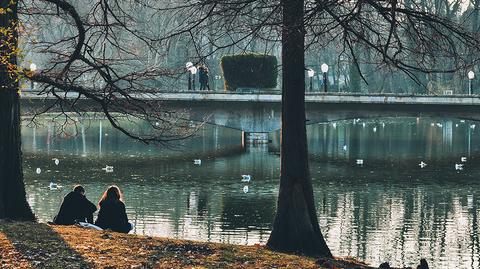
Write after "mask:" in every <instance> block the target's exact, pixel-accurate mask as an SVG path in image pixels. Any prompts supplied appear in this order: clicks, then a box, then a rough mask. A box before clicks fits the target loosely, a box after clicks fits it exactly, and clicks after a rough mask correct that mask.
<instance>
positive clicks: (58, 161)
mask: <svg viewBox="0 0 480 269" xmlns="http://www.w3.org/2000/svg"><path fill="white" fill-rule="evenodd" d="M52 161H54V162H55V165H59V164H60V160H59V159H57V158H53V159H52Z"/></svg>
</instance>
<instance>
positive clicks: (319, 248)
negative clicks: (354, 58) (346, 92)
mask: <svg viewBox="0 0 480 269" xmlns="http://www.w3.org/2000/svg"><path fill="white" fill-rule="evenodd" d="M281 5H282V9H283V29H282V69H283V70H282V72H283V77H282V80H283V85H282V131H281V133H282V136H281V173H280V191H279V195H278V203H277V213H276V216H275V220H274V222H273V229H272V233H271V235H270V238H269V240H268V243H267V245H268V247H270V248H271V249H274V250H277V251H283V252H290V253H300V254H305V255H312V256H324V257H331V256H332V254H331V253H330V250H329V248H328V247H327V245H326V243H325V240H324V238H323V235H322V233H321V232H320V226H319V224H318V219H317V212H316V210H315V201H314V198H313V188H312V182H311V178H310V172H309V167H308V153H307V134H306V126H305V80H304V76H305V55H304V46H305V45H304V41H305V29H304V24H303V16H304V2H303V0H282V1H281Z"/></svg>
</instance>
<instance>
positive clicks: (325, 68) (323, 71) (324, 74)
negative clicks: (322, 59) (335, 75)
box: [321, 63, 328, 92]
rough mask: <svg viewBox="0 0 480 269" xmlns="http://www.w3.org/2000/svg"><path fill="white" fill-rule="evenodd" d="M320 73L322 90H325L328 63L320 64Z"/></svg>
mask: <svg viewBox="0 0 480 269" xmlns="http://www.w3.org/2000/svg"><path fill="white" fill-rule="evenodd" d="M321 69H322V73H323V92H327V72H328V65H327V64H326V63H323V64H322V66H321Z"/></svg>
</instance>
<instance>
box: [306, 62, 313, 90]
mask: <svg viewBox="0 0 480 269" xmlns="http://www.w3.org/2000/svg"><path fill="white" fill-rule="evenodd" d="M307 74H308V77H309V78H310V91H311V92H313V76H315V71H314V70H313V69H311V68H309V69H307Z"/></svg>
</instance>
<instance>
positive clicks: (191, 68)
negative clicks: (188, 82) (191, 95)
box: [189, 66, 197, 91]
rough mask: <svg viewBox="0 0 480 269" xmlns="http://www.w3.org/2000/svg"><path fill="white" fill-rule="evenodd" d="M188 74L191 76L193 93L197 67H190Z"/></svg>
mask: <svg viewBox="0 0 480 269" xmlns="http://www.w3.org/2000/svg"><path fill="white" fill-rule="evenodd" d="M189 70H190V73H191V74H192V76H193V78H192V89H193V90H194V91H195V74H196V73H197V67H195V66H192V67H190V69H189Z"/></svg>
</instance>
